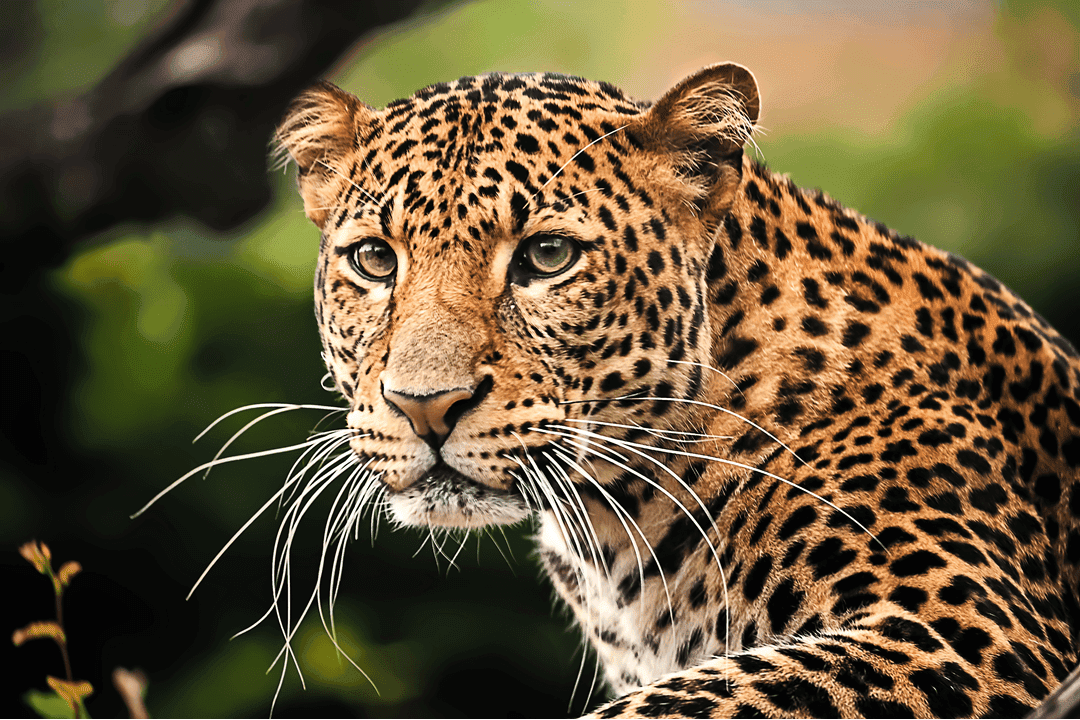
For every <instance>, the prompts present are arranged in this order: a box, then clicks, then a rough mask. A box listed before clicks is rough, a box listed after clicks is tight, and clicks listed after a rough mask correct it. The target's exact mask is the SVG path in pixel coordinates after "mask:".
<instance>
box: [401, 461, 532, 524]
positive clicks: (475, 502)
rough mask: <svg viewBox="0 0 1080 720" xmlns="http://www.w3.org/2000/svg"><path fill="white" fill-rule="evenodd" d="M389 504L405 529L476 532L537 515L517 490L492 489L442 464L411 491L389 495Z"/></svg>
mask: <svg viewBox="0 0 1080 720" xmlns="http://www.w3.org/2000/svg"><path fill="white" fill-rule="evenodd" d="M386 502H387V504H388V505H389V507H390V512H391V516H392V518H393V519H394V520H395V521H396V522H397V523H398V524H400V525H402V526H418V527H432V526H434V527H445V528H461V529H466V530H473V529H476V528H482V527H486V526H488V525H513V524H515V523H518V522H521V521H522V520H524V519H525V518H527V517H528V516H529V515H531V514H532V512H533V511H532V509H531V508H530V507H529V505H528V504H527V503H526V502H525V498H524V497H523V496H522V495H521V494H520V492H519V491H518V490H517V487H516V486H514V487H512V488H510V489H509V490H500V489H496V488H492V487H489V486H487V485H484V484H482V483H480V482H477V481H476V480H473V479H472V478H469V477H467V476H466V475H463V474H461V473H460V472H458V471H457V470H454V469H453V468H451V467H450V466H449V465H447V464H445V463H443V462H441V461H440V462H439V463H438V464H436V465H434V466H433V467H432V468H431V469H429V470H428V471H427V472H426V473H425V474H424V477H423V478H421V479H420V480H418V481H417V482H415V483H413V484H412V485H409V486H408V487H407V488H405V489H403V490H400V491H398V492H390V493H387V495H386Z"/></svg>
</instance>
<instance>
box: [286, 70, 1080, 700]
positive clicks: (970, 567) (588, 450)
mask: <svg viewBox="0 0 1080 720" xmlns="http://www.w3.org/2000/svg"><path fill="white" fill-rule="evenodd" d="M760 112H761V100H760V94H759V88H758V84H757V81H756V79H755V77H754V75H753V74H752V73H751V72H750V71H749V70H748V69H746V68H745V67H743V66H741V65H738V64H735V63H720V64H714V65H710V66H707V67H705V68H703V69H701V70H699V71H698V72H696V73H693V74H691V75H690V76H688V77H686V78H685V79H683V80H681V81H680V82H678V83H677V84H675V85H674V86H673V87H671V88H670V89H669V90H668V91H667V92H666V93H664V94H663V95H662V96H661V97H660V98H659V99H658V100H656V101H655V102H647V101H639V100H636V99H633V98H631V97H629V96H628V95H627V94H625V93H624V92H623V91H621V90H620V89H618V88H617V87H615V86H613V85H612V84H610V83H606V82H595V81H590V80H585V79H582V78H579V77H573V76H568V75H561V74H555V73H534V74H507V73H489V74H484V75H479V76H475V77H463V78H461V79H459V80H456V81H452V82H441V83H437V84H434V85H431V86H429V87H426V88H424V89H422V90H419V91H417V92H416V93H415V94H413V95H412V96H410V97H407V98H404V99H401V100H396V101H394V102H390V103H389V104H388V105H386V106H385V107H384V108H382V109H376V108H374V107H372V106H369V105H367V104H365V103H363V102H362V101H360V100H359V99H358V98H357V97H356V96H355V95H353V94H351V93H348V92H345V91H343V90H341V89H340V88H338V87H337V86H335V85H333V84H331V83H329V82H320V83H319V84H316V85H315V86H313V87H312V88H310V89H309V90H307V91H305V92H304V93H303V94H302V95H300V96H299V97H298V98H297V99H296V100H295V101H294V102H293V103H292V104H291V105H290V106H289V108H288V110H287V111H286V112H285V115H284V118H283V120H282V121H281V124H280V125H279V127H278V129H277V131H276V135H275V143H276V147H277V148H278V152H279V153H280V157H281V158H282V160H283V161H284V162H286V163H289V164H295V166H296V176H297V185H298V189H299V194H300V196H301V198H302V202H303V206H304V211H305V213H306V215H307V217H308V218H309V219H310V220H311V222H312V223H313V224H314V225H315V226H316V228H317V229H318V231H319V233H320V245H319V256H318V261H317V266H316V269H315V278H314V297H315V316H316V320H317V323H318V327H319V331H320V335H321V340H322V352H323V359H324V360H325V364H326V368H327V371H328V373H329V378H330V380H331V382H332V384H333V388H334V389H335V390H336V392H337V393H339V394H340V397H341V398H342V400H343V402H344V404H345V406H346V415H345V418H346V424H347V431H348V435H347V437H344V438H343V439H341V440H340V441H339V442H341V443H347V452H348V453H349V454H350V458H351V461H352V462H354V463H355V464H356V467H357V468H363V472H362V473H361V474H360V475H357V476H356V477H358V478H360V479H359V480H357V481H356V483H355V484H354V486H352V487H350V488H349V489H347V490H343V491H342V492H346V493H347V494H348V495H350V496H355V497H356V498H358V500H357V503H360V502H361V501H367V502H370V503H376V504H377V505H378V507H379V508H380V510H379V511H380V512H384V513H386V514H387V515H388V516H389V517H390V519H391V520H392V521H393V522H394V523H396V524H397V525H399V526H405V527H414V528H420V529H422V530H431V529H458V530H462V531H472V530H478V529H483V528H489V527H493V526H499V525H511V524H515V523H521V522H532V523H534V525H533V527H534V528H535V547H536V553H537V555H538V557H539V560H540V563H541V564H542V566H543V568H544V571H545V573H546V576H547V577H548V578H549V580H550V582H551V584H552V585H553V587H554V588H555V591H556V594H557V596H558V598H559V599H560V602H561V603H563V604H565V606H566V607H567V608H569V611H570V614H571V617H572V618H573V622H574V623H575V624H576V625H577V626H578V628H579V629H580V632H581V633H582V635H583V636H584V637H585V638H586V639H587V640H588V642H589V644H590V645H591V647H592V649H593V650H594V651H595V653H596V656H597V657H598V658H599V662H600V663H601V665H602V668H603V674H604V679H605V681H606V685H607V688H608V690H609V691H610V693H611V695H610V696H609V698H608V699H607V700H605V701H604V703H605V704H603V705H601V706H600V707H597V708H595V709H594V710H593V716H594V717H605V718H607V717H661V716H664V717H840V716H843V717H886V716H888V717H931V716H932V717H975V716H979V717H996V716H1011V717H1018V716H1024V715H1026V714H1028V713H1029V712H1031V710H1032V709H1033V708H1035V707H1036V706H1037V705H1038V703H1039V702H1040V701H1041V700H1042V699H1043V698H1044V697H1045V696H1047V695H1048V693H1050V692H1051V691H1052V690H1053V688H1054V687H1056V686H1057V685H1059V684H1060V683H1061V682H1062V680H1063V679H1065V678H1066V676H1067V675H1068V674H1069V672H1070V671H1071V670H1072V669H1073V667H1074V666H1076V664H1077V652H1078V632H1080V602H1078V597H1080V584H1078V583H1080V355H1078V354H1077V351H1076V350H1075V349H1074V348H1073V347H1072V345H1070V343H1069V342H1068V341H1067V340H1066V339H1065V338H1064V337H1063V336H1062V335H1060V334H1059V333H1058V332H1056V331H1055V330H1054V329H1053V328H1052V327H1051V326H1050V325H1049V324H1048V323H1047V321H1046V320H1044V319H1043V318H1042V317H1041V316H1040V315H1039V314H1038V313H1036V312H1035V311H1034V310H1032V308H1031V307H1030V306H1029V305H1027V304H1026V303H1025V302H1024V301H1023V300H1021V299H1020V298H1019V297H1017V296H1016V295H1015V294H1013V293H1012V292H1011V291H1010V290H1009V289H1008V288H1006V287H1005V286H1004V285H1003V284H1001V283H1000V282H999V281H997V280H995V279H994V278H993V277H991V276H990V275H989V274H987V273H986V272H984V271H982V270H980V269H979V268H977V267H975V266H974V265H972V264H971V263H969V262H968V261H966V260H964V259H963V258H961V257H958V256H957V255H954V254H950V253H948V252H945V251H942V250H939V249H936V248H934V247H931V246H929V245H925V244H923V243H921V242H919V241H917V240H915V239H912V238H910V237H907V236H904V235H901V234H899V233H897V232H895V231H893V230H891V229H889V228H888V227H886V226H885V225H883V224H881V223H879V222H876V221H873V220H871V219H869V218H867V217H865V216H864V215H861V214H859V213H858V212H856V211H854V210H852V209H849V208H847V207H845V206H844V205H842V204H840V203H839V202H838V201H836V200H834V199H832V198H831V197H830V196H828V195H827V194H825V193H824V192H822V191H820V190H807V189H803V188H800V187H799V186H797V185H796V184H795V183H794V182H793V181H792V180H791V179H790V178H788V177H787V176H785V175H782V174H779V173H776V172H773V171H772V170H770V169H769V168H768V167H767V166H766V165H764V164H763V163H762V162H760V161H759V160H757V159H755V157H754V153H753V151H752V150H753V148H754V146H755V141H754V135H755V131H756V130H757V127H758V121H759V116H760ZM748 148H750V149H748Z"/></svg>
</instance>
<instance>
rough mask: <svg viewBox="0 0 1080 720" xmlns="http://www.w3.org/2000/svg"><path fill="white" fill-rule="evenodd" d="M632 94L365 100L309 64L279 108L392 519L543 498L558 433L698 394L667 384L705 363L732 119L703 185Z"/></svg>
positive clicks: (357, 446) (336, 359)
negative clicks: (312, 79) (380, 106)
mask: <svg viewBox="0 0 1080 720" xmlns="http://www.w3.org/2000/svg"><path fill="white" fill-rule="evenodd" d="M727 72H728V75H729V76H730V75H732V74H733V72H734V71H731V70H729V71H727ZM724 98H726V99H727V100H726V101H724ZM694 100H695V98H692V97H691V98H689V99H688V100H686V102H693V101H694ZM714 105H715V106H716V107H715V109H718V110H721V111H725V112H727V113H728V114H729V115H730V117H728V118H726V119H725V118H721V119H719V120H718V121H716V125H717V131H718V132H721V133H723V132H728V133H729V134H731V137H732V138H736V137H737V134H738V133H745V132H747V131H748V130H749V128H750V122H751V120H750V118H748V117H746V115H745V110H744V109H740V108H739V106H738V105H737V103H736V102H735V100H734V99H733V98H732V96H729V95H725V96H723V97H722V98H721V101H720V102H717V103H714ZM678 111H679V109H678V108H676V109H674V110H672V109H670V108H669V109H667V112H668V113H671V112H678ZM658 114H659V113H656V112H653V113H652V115H658ZM652 115H650V113H649V112H648V111H647V110H646V109H645V108H644V107H643V106H642V105H641V104H638V103H635V102H633V101H631V100H629V99H628V98H626V97H625V96H624V95H623V94H622V93H621V92H620V91H618V90H616V89H615V88H613V87H611V86H609V85H605V84H600V83H591V82H587V81H583V80H580V79H576V78H565V77H562V76H554V75H530V76H503V75H489V76H483V77H480V78H464V79H462V80H459V81H457V82H455V83H447V84H442V85H436V86H433V87H431V88H428V89H426V90H423V91H420V92H419V93H417V94H416V95H415V96H413V97H412V98H409V99H408V100H405V101H401V102H398V103H395V104H392V105H391V106H389V107H388V108H386V109H385V110H383V111H381V112H379V111H375V110H373V109H371V108H367V107H365V106H362V105H360V104H359V103H358V102H356V101H355V100H354V99H352V98H350V97H348V96H345V95H344V94H343V93H341V91H339V90H337V89H335V88H333V87H330V86H321V87H319V88H317V89H315V90H313V91H312V92H311V93H309V94H308V95H307V96H305V97H304V98H301V99H300V100H299V101H298V103H297V104H296V105H295V106H294V109H293V112H292V115H291V116H290V119H289V120H287V121H286V125H285V126H284V127H283V129H282V139H283V142H284V143H285V147H286V148H288V149H289V151H290V152H291V153H293V155H294V156H296V159H297V162H298V163H299V165H300V167H301V172H302V174H301V180H300V182H301V188H302V191H303V193H304V197H305V202H306V204H307V207H308V214H309V215H310V216H311V218H312V219H313V220H314V221H315V222H316V224H318V225H319V226H320V227H321V228H322V231H323V238H322V250H321V254H320V259H319V265H318V272H317V276H316V307H317V311H316V312H317V317H318V322H319V327H320V330H321V334H322V339H323V346H324V353H325V358H326V362H327V367H328V368H329V370H330V373H331V375H332V377H333V379H334V383H335V385H336V387H337V388H338V389H339V390H340V392H341V394H342V395H343V396H344V398H345V399H346V400H347V401H348V403H349V407H350V412H349V415H348V424H349V427H350V428H352V429H354V430H355V431H356V437H355V438H354V439H353V440H352V448H353V450H354V451H355V452H356V453H357V454H358V455H359V456H360V457H362V458H364V459H365V460H368V461H369V462H370V465H369V467H370V468H371V469H372V470H373V471H375V472H378V473H380V474H381V478H382V481H383V482H384V483H385V485H386V487H387V488H388V489H389V491H390V492H389V495H388V498H389V500H390V502H391V506H392V507H393V508H394V510H395V513H396V515H397V518H398V519H399V520H401V521H402V522H405V523H412V524H421V525H426V524H438V525H449V526H461V527H477V526H481V525H485V524H489V523H503V522H515V521H518V520H520V519H522V518H523V517H524V516H525V515H526V514H527V513H528V512H529V508H530V507H543V506H545V505H547V504H549V503H550V502H553V500H552V499H551V498H549V497H548V493H547V492H546V490H547V488H543V489H541V488H537V487H532V486H530V484H529V483H528V481H527V479H525V478H527V476H528V475H529V474H530V471H532V469H533V468H534V467H536V466H540V465H543V466H546V465H548V464H550V463H551V462H552V461H553V460H552V457H553V455H552V454H553V453H561V454H562V455H563V456H564V458H577V457H578V456H579V455H580V454H581V451H580V450H578V449H576V448H575V447H574V444H573V443H575V442H582V441H585V442H587V437H586V436H583V437H582V438H579V439H578V440H576V441H575V440H573V439H567V438H561V439H560V437H559V435H572V434H574V432H575V429H577V428H580V429H581V430H587V428H586V426H587V425H590V424H591V423H612V424H621V425H630V426H632V425H633V424H634V423H638V424H644V425H647V426H651V425H655V424H656V423H657V421H658V419H659V418H663V420H662V421H660V422H663V423H664V424H666V425H670V426H672V427H675V428H680V429H681V428H683V427H686V428H689V427H691V426H692V425H693V424H694V422H695V420H696V419H697V417H698V416H699V415H700V414H701V413H700V412H697V411H696V409H695V408H693V407H692V406H689V407H688V406H683V407H676V406H674V405H673V404H672V403H671V402H668V401H667V400H666V398H671V397H694V396H696V395H697V394H698V393H699V392H700V390H701V387H702V386H703V384H704V382H705V378H703V372H702V369H701V366H705V365H707V364H708V362H709V351H710V344H711V343H710V340H711V337H710V333H711V327H710V321H709V317H708V314H707V312H706V296H707V288H706V277H705V261H706V260H707V256H708V252H707V251H708V244H709V241H710V237H709V234H710V231H711V228H710V227H709V221H710V219H711V218H712V217H713V216H715V214H716V212H717V210H716V208H714V207H704V206H705V205H707V204H708V203H709V202H712V203H713V204H714V205H718V204H719V203H722V202H724V198H723V197H711V196H709V195H708V193H709V191H710V190H711V191H712V194H713V195H719V194H722V193H724V192H726V193H728V195H730V194H732V192H733V190H734V185H735V183H736V182H737V179H738V175H739V173H740V172H741V162H740V158H741V149H740V148H741V140H738V139H732V140H725V141H723V142H724V143H726V144H725V145H724V147H723V148H722V150H723V151H724V152H726V153H727V156H726V157H722V160H723V161H724V162H728V163H730V164H729V165H728V166H726V167H725V170H726V171H727V173H726V175H725V184H724V185H723V186H722V187H720V188H703V187H700V185H701V183H700V181H697V179H696V178H695V177H694V176H693V175H692V174H686V175H685V176H683V175H680V170H682V168H681V167H680V165H681V164H684V163H690V162H696V161H697V159H696V158H695V157H694V153H695V152H697V150H695V149H692V148H689V147H678V146H673V147H668V146H667V145H666V144H665V143H668V142H674V141H675V140H673V139H672V138H669V137H666V136H665V135H664V134H663V133H662V132H661V131H659V130H657V129H656V128H655V127H654V125H656V124H657V123H658V122H660V120H659V119H658V118H655V117H652ZM675 130H679V129H678V128H676V129H675ZM338 132H340V134H341V135H340V137H337V136H336V135H335V134H334V133H338ZM316 133H319V135H318V137H317V139H312V138H313V137H314V136H315V134H316ZM332 138H337V139H339V140H340V141H341V142H342V145H341V146H340V147H335V148H332V149H331V148H327V147H325V145H326V143H328V142H330V141H331V139H332ZM678 139H680V140H682V141H683V142H684V143H686V144H689V142H691V141H693V139H692V138H686V139H682V138H678ZM717 142H719V141H717ZM350 146H352V147H350ZM331 152H333V153H335V154H333V155H331V154H330V153H331ZM604 178H610V180H606V179H604ZM703 208H704V210H705V214H704V215H702V212H701V211H702V209H703ZM710 213H711V214H710ZM695 363H696V364H697V365H695ZM627 397H631V398H639V397H656V398H657V399H656V400H653V401H649V402H641V401H629V400H626V398H627ZM617 431H618V434H619V435H620V436H629V437H631V438H634V439H639V438H647V437H648V435H647V433H646V432H645V431H644V430H635V429H634V428H633V427H627V428H617ZM548 433H556V434H548ZM559 440H561V441H562V442H560V443H558V444H559V445H560V449H558V450H555V449H550V448H549V446H551V445H552V443H553V442H555V441H559ZM601 462H603V461H601ZM603 464H605V465H610V463H603ZM597 472H598V473H599V474H600V475H601V476H603V475H605V474H607V475H609V474H610V472H611V471H610V469H609V468H602V469H598V470H597ZM598 479H601V478H598Z"/></svg>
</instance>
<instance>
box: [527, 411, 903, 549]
mask: <svg viewBox="0 0 1080 720" xmlns="http://www.w3.org/2000/svg"><path fill="white" fill-rule="evenodd" d="M549 427H554V428H562V429H565V430H570V431H573V432H584V433H587V434H589V435H593V436H596V437H599V438H603V439H604V440H607V441H609V442H613V443H615V444H617V445H618V446H620V447H624V448H626V449H628V450H629V449H631V447H630V446H638V447H640V448H642V449H644V450H652V451H654V452H661V453H665V454H668V455H679V456H682V457H686V458H696V459H699V460H712V461H714V462H718V463H721V464H723V465H730V466H732V467H737V468H741V469H743V470H749V471H750V472H756V473H760V474H761V475H764V476H765V477H770V478H772V479H774V480H779V481H780V482H782V483H784V484H785V485H789V486H791V487H793V488H796V489H798V490H799V491H800V492H802V493H805V494H806V495H809V496H810V497H812V498H814V499H815V500H818V501H819V502H821V503H824V504H825V505H828V506H829V507H831V508H832V509H833V510H836V511H837V512H839V513H840V514H841V515H843V516H844V517H846V518H847V519H848V520H850V521H851V522H852V523H854V524H855V525H856V526H857V527H858V528H859V529H861V530H862V531H863V532H864V533H866V534H867V535H868V536H870V537H871V538H873V540H874V541H875V542H876V543H877V544H878V545H880V546H881V548H882V549H883V550H885V551H886V552H888V548H886V547H885V545H884V543H882V542H881V541H880V540H878V539H877V536H876V535H874V533H872V532H870V530H869V529H868V528H867V527H866V526H865V525H863V524H862V523H861V522H859V521H858V520H856V519H855V518H854V517H853V516H852V515H851V513H849V512H847V511H846V510H844V509H843V508H842V507H840V506H838V505H836V503H833V502H831V501H830V500H827V499H825V498H823V497H822V496H820V495H818V494H817V493H815V492H813V491H812V490H807V489H806V488H804V487H802V486H801V485H799V484H798V483H795V482H792V481H791V480H788V479H787V478H783V477H780V476H779V475H776V474H775V473H771V472H769V471H768V470H762V469H761V468H756V467H754V466H752V465H747V464H745V463H740V462H736V461H735V460H728V459H727V458H720V457H716V456H715V455H702V454H700V453H693V452H690V451H688V450H673V449H669V448H662V447H651V446H649V445H641V444H640V443H634V442H631V441H629V440H619V439H617V438H610V437H607V436H605V435H598V434H597V433H590V432H589V431H588V430H578V429H576V428H571V427H566V426H561V425H551V426H549ZM530 430H532V431H534V432H545V430H544V429H543V428H530ZM551 434H552V435H555V434H558V433H551ZM564 437H566V436H565V435H564ZM644 457H648V456H644ZM649 459H650V460H651V459H652V458H649Z"/></svg>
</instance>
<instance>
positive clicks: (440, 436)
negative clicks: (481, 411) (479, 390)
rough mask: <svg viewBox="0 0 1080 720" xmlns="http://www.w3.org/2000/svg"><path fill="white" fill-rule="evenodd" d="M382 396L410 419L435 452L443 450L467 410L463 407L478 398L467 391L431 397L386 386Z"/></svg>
mask: <svg viewBox="0 0 1080 720" xmlns="http://www.w3.org/2000/svg"><path fill="white" fill-rule="evenodd" d="M382 394H383V397H384V398H386V402H388V403H390V404H391V405H393V406H394V407H395V408H397V409H398V410H400V411H401V412H402V413H404V414H405V417H407V418H409V422H410V423H412V427H413V432H415V433H416V434H417V435H418V436H419V437H420V438H421V439H422V440H423V441H424V442H426V443H427V444H428V445H430V446H431V447H432V448H433V449H435V450H438V449H439V448H440V447H442V444H443V442H445V441H446V438H447V437H448V436H449V435H450V431H451V430H453V429H454V425H455V424H456V423H457V420H458V418H459V417H461V415H462V412H464V409H467V407H463V406H468V404H469V403H468V401H469V400H471V399H473V398H474V397H475V393H474V392H473V391H472V390H466V389H456V390H445V391H442V392H435V393H431V394H430V395H410V394H408V393H403V392H397V391H396V390H389V389H387V388H386V387H385V386H384V387H383V390H382ZM459 403H460V404H461V405H459ZM455 406H458V407H455Z"/></svg>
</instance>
